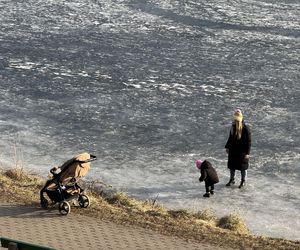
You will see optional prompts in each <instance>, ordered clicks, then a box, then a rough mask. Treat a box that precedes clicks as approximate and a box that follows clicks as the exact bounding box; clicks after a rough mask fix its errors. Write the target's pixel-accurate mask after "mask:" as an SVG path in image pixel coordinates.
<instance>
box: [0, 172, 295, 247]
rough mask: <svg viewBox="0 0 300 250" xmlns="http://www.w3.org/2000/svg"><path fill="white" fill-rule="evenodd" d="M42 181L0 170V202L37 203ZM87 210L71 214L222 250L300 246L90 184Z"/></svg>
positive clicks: (230, 221)
mask: <svg viewBox="0 0 300 250" xmlns="http://www.w3.org/2000/svg"><path fill="white" fill-rule="evenodd" d="M44 182H45V180H43V179H41V178H39V177H37V176H33V175H28V174H26V173H24V171H23V172H22V173H16V172H14V171H12V170H7V171H2V172H1V173H0V192H1V196H0V201H2V202H3V201H5V202H14V203H19V204H30V205H34V206H37V207H38V206H39V191H40V189H41V188H42V186H43V185H44ZM87 186H88V187H89V188H88V189H87V190H86V193H87V194H88V195H89V196H90V198H91V206H90V207H89V208H88V209H76V208H74V209H73V210H72V213H77V214H82V215H86V216H91V217H97V218H102V219H105V220H110V221H113V222H116V223H122V224H128V225H134V226H141V227H143V228H149V229H151V230H155V231H158V232H160V233H162V234H165V235H173V236H178V237H181V238H184V239H187V240H194V241H198V242H205V243H208V244H211V245H216V246H219V247H222V248H224V249H266V250H267V249H272V250H273V249H300V242H297V241H290V240H284V239H276V238H268V237H259V236H255V235H252V234H250V233H249V230H248V229H247V227H246V225H245V223H244V221H243V220H242V219H241V218H240V217H239V216H238V215H229V216H225V217H223V218H217V216H216V215H215V214H214V213H213V212H212V211H210V210H204V211H199V212H197V213H192V212H190V211H188V210H185V209H180V210H168V209H166V208H164V207H163V206H161V205H158V204H157V203H156V202H153V201H140V200H137V199H134V198H132V197H130V196H128V195H127V194H126V193H124V192H117V193H113V194H111V195H104V194H103V193H102V192H99V190H97V189H96V188H94V187H93V186H91V185H87Z"/></svg>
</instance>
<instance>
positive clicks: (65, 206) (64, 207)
mask: <svg viewBox="0 0 300 250" xmlns="http://www.w3.org/2000/svg"><path fill="white" fill-rule="evenodd" d="M58 210H59V212H60V214H61V215H67V214H68V213H70V211H71V206H70V204H69V202H67V201H62V202H60V203H59V205H58Z"/></svg>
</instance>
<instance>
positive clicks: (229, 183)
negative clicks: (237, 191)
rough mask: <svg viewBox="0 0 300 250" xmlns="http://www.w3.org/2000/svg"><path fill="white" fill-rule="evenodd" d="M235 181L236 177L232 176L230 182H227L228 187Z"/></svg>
mask: <svg viewBox="0 0 300 250" xmlns="http://www.w3.org/2000/svg"><path fill="white" fill-rule="evenodd" d="M234 183H235V181H234V178H230V180H229V182H228V183H227V184H226V187H230V186H231V185H233V184H234Z"/></svg>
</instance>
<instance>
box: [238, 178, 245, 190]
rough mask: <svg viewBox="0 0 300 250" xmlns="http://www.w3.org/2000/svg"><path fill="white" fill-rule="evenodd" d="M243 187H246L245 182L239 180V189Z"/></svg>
mask: <svg viewBox="0 0 300 250" xmlns="http://www.w3.org/2000/svg"><path fill="white" fill-rule="evenodd" d="M245 185H246V182H245V180H241V183H240V185H239V188H242V187H243V186H245Z"/></svg>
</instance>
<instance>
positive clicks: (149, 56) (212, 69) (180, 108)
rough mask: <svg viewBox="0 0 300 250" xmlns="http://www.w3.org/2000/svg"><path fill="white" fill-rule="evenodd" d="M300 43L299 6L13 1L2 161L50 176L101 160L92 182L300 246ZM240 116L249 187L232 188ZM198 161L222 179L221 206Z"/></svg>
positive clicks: (255, 1)
mask: <svg viewBox="0 0 300 250" xmlns="http://www.w3.org/2000/svg"><path fill="white" fill-rule="evenodd" d="M299 44H300V3H299V1H298V0H283V1H279V0H264V1H262V0H245V1H241V0H237V1H217V0H212V1H206V0H205V1H204V0H198V1H193V0H184V1H183V0H180V1H179V0H178V1H176V0H172V1H168V0H148V1H147V0H116V1H114V0H106V1H104V0H85V1H84V0H72V1H70V0H69V1H68V0H60V1H58V0H44V1H39V0H34V1H33V0H26V1H25V0H13V1H11V0H10V1H8V0H0V93H1V95H0V110H1V112H0V139H1V140H0V152H1V155H0V159H1V164H2V165H3V166H7V165H10V164H22V165H23V166H24V167H26V168H28V169H30V170H32V171H35V172H38V173H41V174H43V175H45V176H46V175H47V172H48V170H49V169H50V168H51V167H53V166H56V165H60V164H62V163H63V162H64V161H65V160H67V159H69V158H71V157H73V156H74V155H75V154H77V153H79V152H82V151H88V152H91V153H94V154H96V155H97V156H98V158H99V160H98V161H97V162H94V163H93V165H92V169H91V172H90V173H89V174H88V176H87V178H93V179H97V178H99V179H101V180H103V181H104V182H106V183H109V184H111V185H112V186H113V187H115V188H117V189H120V190H124V191H127V192H128V193H129V194H131V195H134V196H136V197H141V198H155V197H156V196H157V195H158V202H160V203H163V204H164V205H165V206H168V207H172V208H188V209H191V210H200V209H204V208H211V209H213V210H214V211H215V212H216V213H217V214H218V215H223V214H228V213H231V212H237V213H239V214H240V215H241V216H242V217H243V218H245V220H246V221H247V224H248V225H249V227H250V229H251V231H252V232H254V233H256V234H262V235H267V236H274V237H285V238H288V239H296V240H300V211H299V208H300V198H299V193H300V181H299V179H300V166H299V161H300V146H299V144H300V137H299V134H300V126H299V122H300V116H299V111H300V110H299V107H300V100H299V96H300V81H299V72H300V46H299ZM237 107H239V108H241V109H242V110H243V113H244V115H245V120H246V123H247V124H248V125H249V126H250V128H251V131H252V139H253V146H252V151H251V166H250V169H249V172H248V185H247V186H246V188H245V189H244V190H239V189H238V188H225V183H226V182H227V181H228V174H229V173H228V169H227V167H226V157H227V155H226V153H225V150H224V145H225V143H226V140H227V136H228V134H229V129H230V124H231V116H232V111H233V110H234V109H235V108H237ZM196 159H209V160H210V161H211V162H212V163H213V165H214V166H215V167H216V168H217V171H218V173H219V177H220V180H221V181H220V183H219V184H218V185H216V195H215V196H214V197H213V198H210V199H204V198H203V197H202V195H203V193H204V184H200V183H199V182H198V178H199V173H198V171H197V170H196V168H195V165H194V162H195V160H196Z"/></svg>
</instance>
